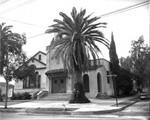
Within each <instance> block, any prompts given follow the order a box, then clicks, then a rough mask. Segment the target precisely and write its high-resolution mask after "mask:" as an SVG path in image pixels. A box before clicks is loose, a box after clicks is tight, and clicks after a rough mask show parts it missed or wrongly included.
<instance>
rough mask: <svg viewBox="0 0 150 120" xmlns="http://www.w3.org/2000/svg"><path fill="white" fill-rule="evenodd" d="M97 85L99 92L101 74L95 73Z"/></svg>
mask: <svg viewBox="0 0 150 120" xmlns="http://www.w3.org/2000/svg"><path fill="white" fill-rule="evenodd" d="M97 87H98V92H101V74H100V73H97Z"/></svg>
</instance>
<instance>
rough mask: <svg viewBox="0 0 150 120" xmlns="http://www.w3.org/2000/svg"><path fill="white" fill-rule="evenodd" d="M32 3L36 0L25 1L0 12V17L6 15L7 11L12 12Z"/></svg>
mask: <svg viewBox="0 0 150 120" xmlns="http://www.w3.org/2000/svg"><path fill="white" fill-rule="evenodd" d="M34 1H36V0H27V1H25V2H23V3H20V4H17V5H15V6H13V7H11V8H9V9H7V10H5V11H3V12H1V13H0V14H1V15H2V14H5V13H7V12H9V11H12V10H14V9H17V8H20V7H22V6H25V5H27V4H30V3H32V2H34Z"/></svg>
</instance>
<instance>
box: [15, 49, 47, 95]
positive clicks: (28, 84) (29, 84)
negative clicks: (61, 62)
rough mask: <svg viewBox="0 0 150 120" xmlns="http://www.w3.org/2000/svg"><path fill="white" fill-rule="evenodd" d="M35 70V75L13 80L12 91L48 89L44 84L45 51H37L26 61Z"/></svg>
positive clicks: (31, 91)
mask: <svg viewBox="0 0 150 120" xmlns="http://www.w3.org/2000/svg"><path fill="white" fill-rule="evenodd" d="M26 63H27V65H28V66H31V67H32V68H33V69H34V70H35V77H32V78H30V77H27V78H26V79H25V80H23V81H18V82H15V87H14V92H15V93H18V92H30V93H33V92H36V91H40V90H48V89H47V85H46V83H47V82H46V75H45V72H46V53H44V52H41V51H39V52H37V53H36V54H35V55H33V56H32V57H31V58H30V59H29V60H28V61H27V62H26Z"/></svg>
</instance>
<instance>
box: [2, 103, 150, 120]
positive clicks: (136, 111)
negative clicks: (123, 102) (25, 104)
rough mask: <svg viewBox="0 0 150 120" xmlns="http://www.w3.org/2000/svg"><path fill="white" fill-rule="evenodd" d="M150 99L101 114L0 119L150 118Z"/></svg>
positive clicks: (13, 115)
mask: <svg viewBox="0 0 150 120" xmlns="http://www.w3.org/2000/svg"><path fill="white" fill-rule="evenodd" d="M149 115H150V114H149V101H148V100H146V101H145V100H144V101H139V102H137V103H135V104H133V105H132V106H130V107H128V108H126V109H125V110H123V111H120V112H117V113H111V114H101V115H71V116H70V115H49V114H25V113H0V120H20V119H21V120H149V119H150V118H149Z"/></svg>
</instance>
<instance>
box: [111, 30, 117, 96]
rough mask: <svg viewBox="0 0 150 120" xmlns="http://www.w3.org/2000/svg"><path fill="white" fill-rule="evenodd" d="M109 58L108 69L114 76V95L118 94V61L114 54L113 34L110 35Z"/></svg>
mask: <svg viewBox="0 0 150 120" xmlns="http://www.w3.org/2000/svg"><path fill="white" fill-rule="evenodd" d="M109 56H110V69H111V72H112V74H114V75H116V77H115V78H114V77H113V78H114V79H113V80H114V81H113V82H114V87H115V95H117V94H118V93H119V89H120V88H119V86H120V85H119V84H120V81H119V60H118V56H117V53H116V45H115V41H114V36H113V33H112V34H111V43H110V49H109Z"/></svg>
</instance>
